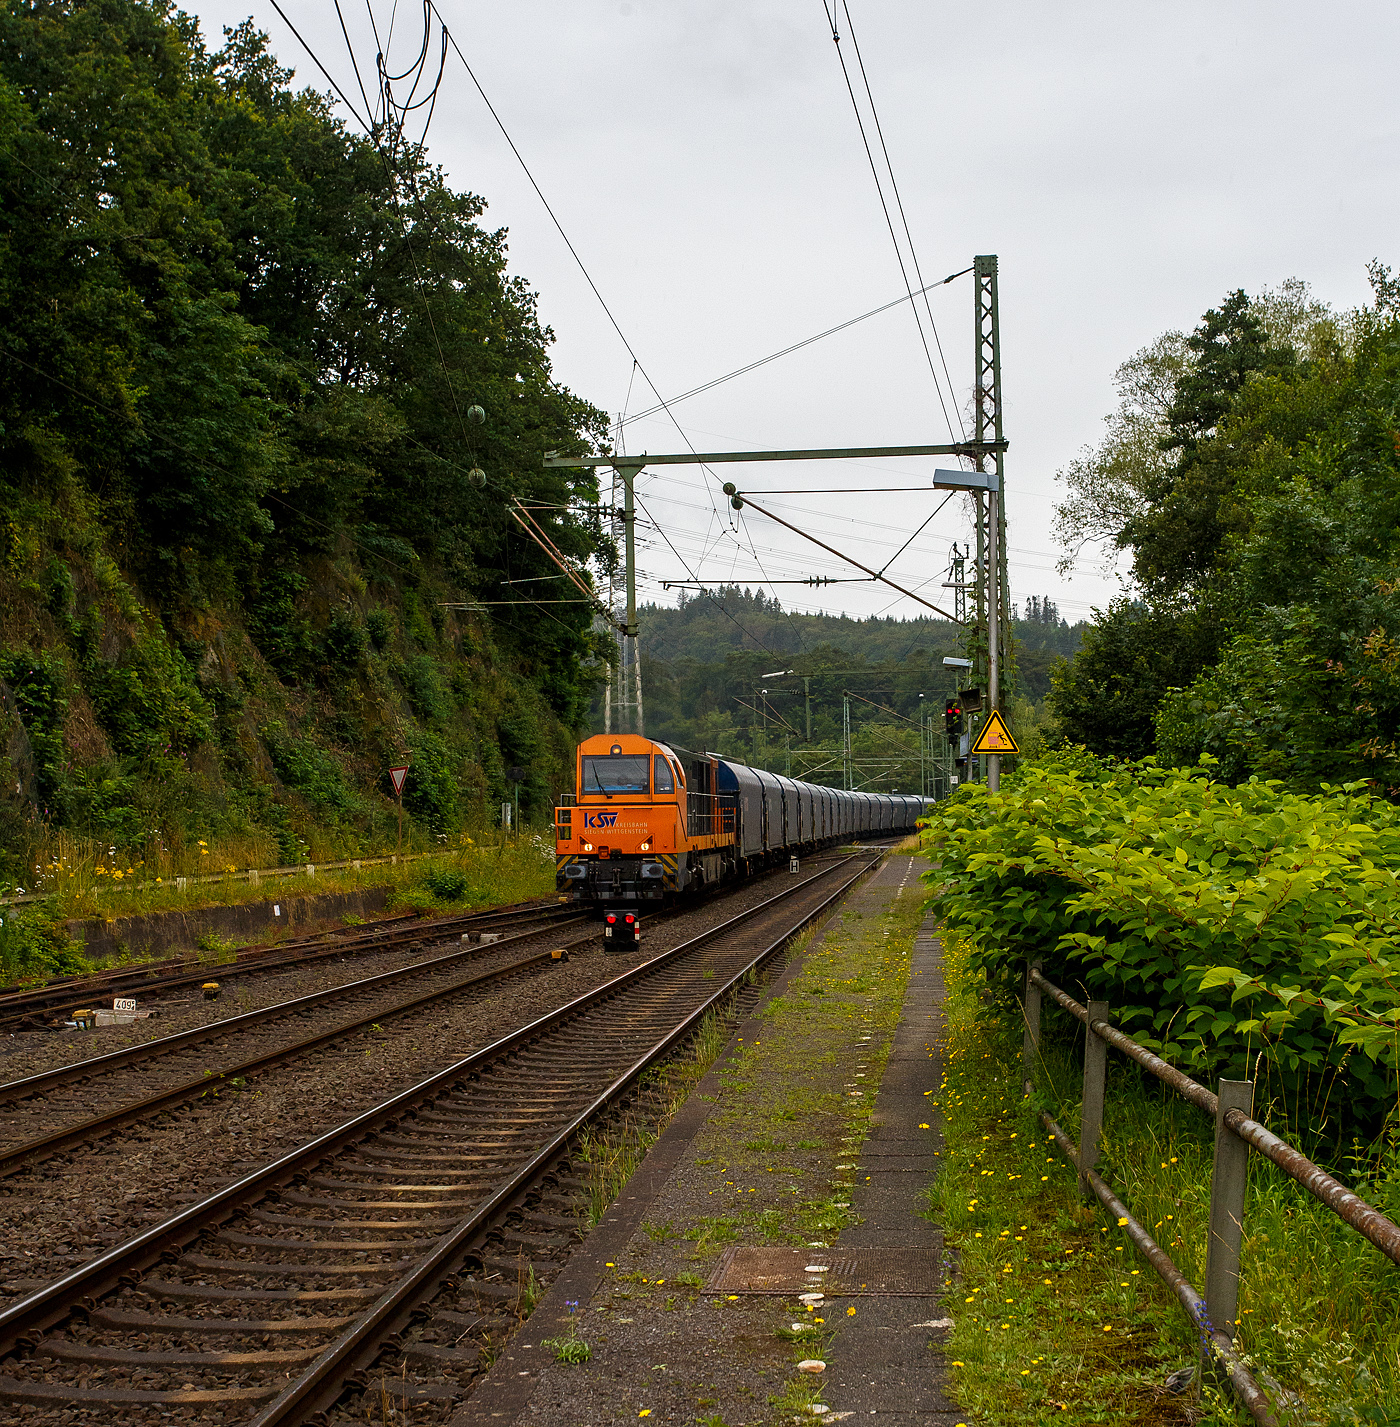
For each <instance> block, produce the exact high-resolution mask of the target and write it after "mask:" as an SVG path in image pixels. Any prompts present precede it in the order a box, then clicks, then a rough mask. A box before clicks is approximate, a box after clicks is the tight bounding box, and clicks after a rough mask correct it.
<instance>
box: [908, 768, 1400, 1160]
mask: <svg viewBox="0 0 1400 1427" xmlns="http://www.w3.org/2000/svg"><path fill="white" fill-rule="evenodd" d="M1360 788H1361V785H1359V784H1357V785H1351V786H1348V787H1346V788H1342V789H1330V790H1328V791H1326V792H1324V793H1323V794H1321V795H1319V796H1315V797H1306V796H1303V795H1299V794H1294V793H1289V792H1287V791H1286V790H1285V789H1284V788H1283V787H1282V785H1281V784H1279V783H1277V782H1259V781H1255V780H1251V781H1250V782H1247V783H1244V784H1241V785H1240V786H1238V787H1229V786H1227V785H1225V784H1223V783H1218V782H1214V781H1212V779H1211V778H1210V777H1209V776H1208V775H1207V774H1206V773H1205V772H1204V771H1203V770H1200V769H1198V770H1196V771H1195V772H1183V771H1180V770H1167V769H1163V768H1159V767H1157V766H1156V765H1155V764H1154V763H1153V762H1152V761H1151V760H1149V761H1147V762H1144V763H1140V764H1133V765H1121V764H1120V765H1113V764H1107V763H1101V762H1099V761H1098V760H1095V759H1092V758H1089V757H1088V756H1087V755H1084V754H1083V753H1082V751H1081V752H1080V753H1079V754H1078V755H1071V756H1069V757H1057V756H1050V757H1047V758H1044V759H1041V760H1039V761H1037V762H1035V763H1032V764H1029V765H1027V766H1024V767H1022V768H1021V769H1019V770H1018V771H1017V772H1016V773H1015V774H1013V775H1010V776H1009V777H1008V778H1007V779H1006V780H1004V782H1003V787H1002V791H1001V792H1000V793H998V794H989V793H988V792H987V791H986V789H985V787H983V786H981V785H974V786H971V787H967V788H964V789H960V790H959V792H958V794H957V795H956V796H955V797H954V798H952V799H951V800H950V801H949V802H948V803H946V804H944V805H943V807H942V808H941V809H940V810H939V811H938V812H937V813H936V814H935V815H934V816H933V817H932V818H931V819H930V826H929V829H928V832H927V833H926V835H925V839H926V844H927V846H928V849H929V851H930V853H931V855H932V856H933V857H934V858H935V859H936V860H937V861H938V862H939V864H940V865H939V867H938V869H937V870H936V871H934V872H931V873H929V874H927V876H928V878H929V880H930V882H931V883H932V885H933V887H934V898H933V905H934V907H935V909H936V910H937V911H939V912H940V913H941V914H942V915H943V917H944V918H945V919H946V920H947V921H948V923H949V924H950V925H951V926H953V927H955V928H956V929H958V930H960V931H962V932H963V933H964V934H965V935H966V936H967V937H968V939H969V942H970V945H971V946H972V948H973V958H974V962H973V964H974V966H980V968H981V969H982V970H983V971H984V972H985V973H986V974H987V976H988V978H989V979H991V980H993V981H1000V982H1001V983H1002V985H1003V986H1006V987H1010V986H1011V985H1013V984H1014V983H1015V982H1016V981H1017V980H1018V978H1019V977H1020V975H1021V973H1022V971H1023V970H1024V967H1025V964H1026V962H1027V961H1028V960H1030V959H1032V958H1035V957H1039V958H1041V959H1042V960H1043V961H1044V963H1045V973H1046V975H1047V976H1048V977H1049V978H1050V979H1051V980H1053V981H1057V982H1058V983H1059V984H1062V985H1065V986H1066V987H1067V988H1068V987H1069V986H1073V985H1075V984H1076V983H1077V984H1082V985H1084V986H1086V987H1087V988H1088V992H1089V994H1091V995H1093V996H1095V997H1102V998H1103V999H1106V1000H1108V1001H1109V1003H1110V1005H1111V1008H1112V1010H1111V1014H1112V1017H1113V1019H1114V1021H1115V1023H1117V1024H1118V1025H1120V1026H1122V1027H1123V1029H1124V1030H1126V1031H1127V1032H1128V1033H1129V1034H1132V1035H1135V1036H1136V1037H1137V1038H1138V1039H1139V1040H1141V1041H1142V1042H1143V1043H1145V1044H1147V1045H1149V1046H1151V1047H1152V1048H1153V1049H1154V1050H1157V1051H1158V1052H1159V1053H1160V1054H1161V1055H1163V1056H1164V1057H1165V1058H1167V1059H1168V1060H1171V1061H1173V1062H1175V1063H1177V1064H1180V1065H1183V1066H1185V1067H1189V1068H1190V1069H1192V1070H1193V1071H1195V1072H1197V1073H1199V1074H1204V1075H1207V1076H1211V1075H1216V1074H1234V1075H1240V1074H1246V1073H1247V1074H1248V1075H1249V1076H1250V1077H1251V1078H1253V1077H1254V1075H1255V1068H1256V1063H1257V1064H1258V1065H1259V1067H1260V1069H1261V1070H1265V1071H1267V1073H1268V1074H1269V1075H1270V1077H1271V1087H1272V1088H1273V1089H1275V1090H1276V1092H1277V1093H1279V1094H1280V1095H1282V1096H1283V1098H1284V1102H1285V1106H1286V1108H1288V1109H1289V1110H1291V1111H1292V1112H1294V1113H1295V1114H1296V1116H1297V1118H1298V1120H1299V1123H1302V1122H1303V1121H1304V1120H1305V1119H1306V1118H1307V1115H1308V1112H1309V1110H1310V1109H1311V1111H1312V1112H1314V1113H1313V1118H1314V1123H1315V1125H1319V1124H1320V1123H1321V1121H1322V1119H1323V1116H1322V1111H1321V1106H1322V1105H1323V1104H1325V1105H1326V1107H1327V1110H1326V1115H1327V1117H1330V1125H1329V1134H1334V1135H1341V1134H1343V1133H1345V1132H1346V1131H1347V1130H1349V1129H1353V1128H1356V1127H1358V1122H1359V1126H1360V1127H1364V1128H1367V1129H1374V1128H1375V1127H1376V1126H1377V1125H1378V1123H1379V1122H1380V1120H1381V1119H1382V1118H1383V1117H1384V1116H1385V1115H1386V1114H1388V1113H1390V1112H1391V1111H1393V1110H1394V1109H1395V1103H1396V1092H1395V1088H1396V1072H1397V1070H1398V1069H1400V1057H1398V1056H1397V1028H1400V810H1397V809H1396V808H1395V807H1392V806H1391V805H1390V804H1387V803H1383V802H1379V801H1377V800H1374V799H1371V798H1368V797H1365V796H1363V795H1362V794H1361V792H1360Z"/></svg>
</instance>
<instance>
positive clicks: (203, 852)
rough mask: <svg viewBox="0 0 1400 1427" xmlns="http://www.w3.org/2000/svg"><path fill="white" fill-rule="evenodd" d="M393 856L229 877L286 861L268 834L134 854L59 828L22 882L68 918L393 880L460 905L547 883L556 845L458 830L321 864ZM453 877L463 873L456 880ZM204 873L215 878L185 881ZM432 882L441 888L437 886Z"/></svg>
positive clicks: (419, 896)
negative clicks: (442, 838)
mask: <svg viewBox="0 0 1400 1427" xmlns="http://www.w3.org/2000/svg"><path fill="white" fill-rule="evenodd" d="M394 852H395V849H394V848H392V847H389V848H382V849H381V848H333V847H327V848H325V849H324V850H322V851H320V852H319V854H317V853H312V852H310V851H308V852H307V853H306V854H305V855H304V856H303V857H301V858H299V859H298V860H297V863H296V864H294V865H297V866H300V865H302V863H306V864H309V865H312V866H315V867H316V868H317V870H316V872H315V874H314V875H312V876H307V875H306V874H305V873H298V874H288V875H285V876H279V877H276V878H269V879H265V880H263V881H261V882H256V883H254V882H248V881H246V880H243V879H242V878H235V875H234V874H236V873H240V872H245V871H247V870H249V869H257V870H268V869H271V868H274V867H279V866H284V865H288V864H285V863H284V861H283V858H282V857H281V856H280V855H279V852H278V849H277V847H276V844H275V843H272V842H271V841H270V839H265V838H244V839H237V838H235V839H225V840H223V841H219V840H216V841H214V842H212V843H204V842H200V843H198V844H197V845H193V846H191V847H188V848H184V849H180V850H179V851H174V850H170V849H165V848H161V847H155V848H152V849H150V850H149V852H148V855H147V856H146V857H145V858H141V857H138V856H134V855H129V854H119V853H118V852H117V850H116V849H115V848H113V847H110V846H108V845H107V844H104V843H96V842H93V841H91V840H90V839H86V838H78V837H73V836H71V835H69V834H66V833H56V834H55V835H54V838H53V841H52V842H51V843H50V844H48V845H46V846H44V847H42V848H41V849H39V850H38V851H36V852H35V853H34V855H33V867H32V870H31V872H30V875H29V877H28V879H27V880H26V881H24V882H23V883H22V886H23V888H24V891H25V892H26V893H29V894H42V895H43V897H44V904H43V905H44V907H45V909H46V910H47V912H48V914H49V915H50V916H52V917H54V918H56V919H70V920H71V919H76V918H81V917H113V916H132V915H136V914H139V913H142V912H159V911H167V910H178V911H191V910H194V909H197V908H199V907H207V906H227V905H234V904H237V903H241V902H257V901H262V900H264V899H265V898H267V897H268V896H269V895H271V894H274V893H275V894H276V895H277V896H279V897H286V896H293V895H297V894H299V893H304V892H324V891H343V890H346V889H350V888H357V887H365V886H386V885H387V886H391V887H393V888H394V889H395V891H396V892H397V893H398V894H399V895H401V896H403V897H405V898H408V899H410V901H411V902H412V904H414V905H417V904H418V902H419V901H422V902H423V904H424V905H428V906H458V905H460V904H461V902H462V901H463V900H464V899H466V900H471V899H472V896H473V894H474V893H476V894H479V891H480V889H482V888H483V887H484V886H485V885H486V884H487V883H490V884H492V885H493V886H494V885H496V884H503V883H504V884H510V886H511V887H512V888H514V887H516V886H518V887H519V888H520V891H519V894H518V895H517V896H514V897H512V896H506V897H502V898H498V899H497V900H505V901H523V900H525V899H527V898H529V897H537V896H541V895H543V894H544V893H546V892H549V891H552V890H553V888H554V844H553V842H552V841H550V840H549V839H548V838H545V837H543V836H541V835H538V834H528V833H526V834H522V835H521V836H519V837H515V838H511V837H508V836H506V835H504V834H502V833H501V832H499V831H498V830H488V831H483V832H479V833H477V835H476V836H475V837H473V836H469V835H468V834H466V833H462V834H460V835H459V836H458V837H457V838H456V839H455V841H454V844H453V845H451V846H448V845H445V844H444V845H440V846H437V847H431V846H430V847H419V848H408V847H406V848H404V849H403V853H404V856H403V857H402V858H401V859H400V861H399V862H398V864H397V865H395V864H390V863H384V864H379V865H375V866H372V867H362V868H360V869H359V870H358V871H357V870H356V869H355V868H353V867H346V868H329V869H328V868H325V867H324V866H322V865H320V864H322V863H326V862H339V861H349V860H352V859H355V858H360V859H366V858H375V857H388V856H391V855H393V854H394ZM546 863H547V864H548V865H547V867H546V866H545V864H546ZM546 872H547V874H548V875H547V876H546V875H544V874H545V873H546ZM458 873H462V874H465V875H464V877H459V876H457V875H456V874H458ZM181 877H183V878H186V879H191V880H187V881H186V885H185V886H184V887H183V888H181V887H179V886H178V880H177V879H179V878H181ZM208 877H213V878H214V879H215V880H213V881H199V882H195V881H193V880H192V879H194V878H208ZM433 884H437V885H438V886H439V887H440V888H441V890H440V891H435V890H434V888H433ZM0 890H6V891H8V890H17V889H0ZM415 899H416V900H415Z"/></svg>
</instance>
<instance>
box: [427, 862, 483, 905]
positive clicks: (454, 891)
mask: <svg viewBox="0 0 1400 1427" xmlns="http://www.w3.org/2000/svg"><path fill="white" fill-rule="evenodd" d="M423 885H424V886H425V887H426V888H427V889H428V891H430V892H431V893H432V894H433V895H434V896H435V897H441V898H442V899H443V901H445V902H460V901H463V900H464V899H465V898H466V896H467V894H468V893H469V892H470V891H471V881H470V880H469V878H468V877H467V874H466V873H465V872H463V871H462V869H461V868H460V867H434V868H432V869H431V870H430V871H429V872H428V873H427V875H426V876H425V877H424V878H423Z"/></svg>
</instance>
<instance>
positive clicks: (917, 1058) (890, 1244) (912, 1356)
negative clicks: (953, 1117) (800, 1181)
mask: <svg viewBox="0 0 1400 1427" xmlns="http://www.w3.org/2000/svg"><path fill="white" fill-rule="evenodd" d="M905 895H908V889H906V892H905ZM943 999H944V998H943V956H942V947H941V946H940V944H939V942H938V940H937V939H936V938H935V937H934V935H933V931H932V927H931V919H930V920H927V921H925V922H924V924H923V925H922V926H921V927H920V928H919V934H918V936H917V937H916V938H915V939H914V954H913V958H912V962H911V965H910V969H909V989H908V991H907V992H906V993H905V997H904V1013H903V1015H902V1017H901V1018H900V1023H899V1028H898V1030H897V1031H896V1032H895V1038H894V1046H893V1049H892V1050H891V1052H890V1058H889V1061H888V1063H887V1064H886V1066H885V1073H884V1077H883V1078H882V1080H881V1082H880V1093H879V1095H878V1096H877V1098H876V1101H875V1116H874V1120H873V1122H872V1125H871V1130H870V1134H869V1136H868V1137H867V1139H866V1141H865V1144H864V1146H863V1147H862V1148H861V1152H860V1157H859V1169H858V1171H857V1173H856V1184H857V1186H858V1187H857V1189H856V1198H855V1201H854V1208H855V1210H856V1212H857V1214H859V1216H860V1218H861V1221H862V1222H861V1223H859V1224H857V1225H856V1226H855V1227H854V1228H851V1229H848V1230H847V1231H846V1232H845V1233H843V1234H842V1235H841V1236H840V1238H839V1239H838V1240H837V1241H836V1242H837V1246H838V1247H840V1248H861V1249H868V1248H869V1249H873V1248H881V1249H883V1248H901V1249H903V1248H935V1249H937V1250H938V1251H939V1252H940V1255H943V1252H944V1251H943V1236H942V1235H941V1234H940V1233H939V1231H938V1230H937V1228H935V1226H934V1225H933V1224H932V1223H931V1222H930V1221H929V1220H928V1219H927V1218H925V1217H924V1214H923V1210H924V1209H925V1208H926V1207H927V1202H928V1201H927V1190H928V1187H929V1185H930V1184H931V1183H932V1182H933V1179H934V1176H935V1174H936V1173H937V1171H938V1159H937V1156H936V1154H935V1151H941V1150H942V1148H943V1137H942V1135H941V1134H939V1133H938V1132H937V1124H938V1121H937V1120H936V1119H935V1118H934V1117H933V1114H932V1113H931V1112H930V1110H929V1098H930V1097H926V1096H925V1094H924V1092H925V1091H926V1090H928V1089H929V1088H930V1087H932V1086H936V1085H937V1084H938V1079H939V1076H940V1074H941V1071H942V1062H941V1060H940V1058H939V1050H938V1047H939V1045H940V1041H941V1036H940V1032H941V1030H942V1027H943ZM930 1056H932V1058H930ZM921 1124H929V1125H931V1126H933V1129H932V1130H921V1129H920V1128H919V1126H920V1125H921ZM944 1262H945V1272H946V1271H950V1270H951V1264H949V1263H948V1261H947V1259H946V1256H944ZM847 1304H849V1305H850V1306H854V1307H855V1308H856V1316H855V1317H854V1318H850V1319H846V1320H845V1321H844V1323H843V1326H842V1328H841V1332H840V1334H839V1336H838V1337H837V1339H836V1342H835V1344H834V1346H833V1347H832V1349H831V1353H830V1356H831V1359H832V1363H831V1366H830V1368H829V1369H828V1374H829V1376H830V1379H831V1381H830V1383H829V1385H828V1388H827V1393H826V1399H827V1401H828V1402H829V1403H830V1404H831V1407H832V1408H833V1411H835V1412H841V1411H852V1412H854V1413H855V1415H856V1417H858V1418H859V1419H860V1420H862V1421H868V1420H869V1419H870V1418H872V1417H873V1418H875V1419H876V1421H878V1422H879V1423H881V1424H889V1427H904V1424H906V1423H907V1424H910V1427H913V1424H915V1423H918V1424H920V1427H952V1424H954V1423H956V1422H959V1421H961V1420H962V1418H961V1416H960V1414H959V1412H958V1410H957V1406H956V1404H955V1403H954V1402H953V1401H952V1399H951V1398H950V1397H949V1396H948V1392H947V1369H946V1367H945V1366H944V1362H943V1356H942V1354H941V1353H939V1352H937V1351H935V1352H930V1351H929V1350H930V1347H931V1346H932V1345H934V1344H936V1343H937V1342H939V1341H941V1340H942V1339H943V1338H944V1337H945V1336H946V1332H945V1331H944V1330H941V1329H933V1328H929V1327H928V1326H927V1325H928V1324H930V1323H935V1322H938V1321H939V1320H940V1319H942V1318H943V1317H944V1314H945V1308H944V1301H943V1299H941V1298H903V1297H899V1298H893V1297H892V1298H856V1299H849V1300H844V1301H842V1300H837V1301H836V1302H835V1303H833V1315H834V1316H835V1317H836V1319H837V1321H838V1322H840V1321H842V1319H841V1315H842V1313H843V1312H844V1308H845V1306H846V1305H847Z"/></svg>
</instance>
